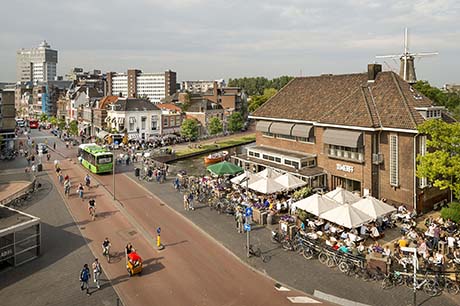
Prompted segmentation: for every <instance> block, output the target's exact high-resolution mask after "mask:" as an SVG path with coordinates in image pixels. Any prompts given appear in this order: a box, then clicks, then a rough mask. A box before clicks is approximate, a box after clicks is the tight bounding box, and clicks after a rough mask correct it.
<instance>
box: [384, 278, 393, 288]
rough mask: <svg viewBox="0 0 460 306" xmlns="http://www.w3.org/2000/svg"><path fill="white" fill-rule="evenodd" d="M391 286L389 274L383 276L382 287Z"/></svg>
mask: <svg viewBox="0 0 460 306" xmlns="http://www.w3.org/2000/svg"><path fill="white" fill-rule="evenodd" d="M392 287H393V281H392V280H391V277H390V276H385V278H384V279H383V281H382V289H390V288H392Z"/></svg>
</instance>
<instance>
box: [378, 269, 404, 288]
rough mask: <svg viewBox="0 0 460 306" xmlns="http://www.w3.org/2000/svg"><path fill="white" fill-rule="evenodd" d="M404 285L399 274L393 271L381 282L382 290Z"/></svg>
mask: <svg viewBox="0 0 460 306" xmlns="http://www.w3.org/2000/svg"><path fill="white" fill-rule="evenodd" d="M403 283H404V278H403V276H402V275H401V273H400V272H398V271H394V272H393V273H389V274H387V275H386V276H385V278H384V279H383V281H382V289H390V288H393V287H395V286H399V285H402V284H403Z"/></svg>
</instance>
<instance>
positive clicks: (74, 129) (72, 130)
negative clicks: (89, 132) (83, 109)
mask: <svg viewBox="0 0 460 306" xmlns="http://www.w3.org/2000/svg"><path fill="white" fill-rule="evenodd" d="M67 132H68V133H69V135H72V136H77V135H78V121H77V120H72V121H70V123H69V127H68V129H67Z"/></svg>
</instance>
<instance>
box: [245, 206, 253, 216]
mask: <svg viewBox="0 0 460 306" xmlns="http://www.w3.org/2000/svg"><path fill="white" fill-rule="evenodd" d="M244 215H245V216H246V217H251V216H252V207H247V208H246V210H245V211H244Z"/></svg>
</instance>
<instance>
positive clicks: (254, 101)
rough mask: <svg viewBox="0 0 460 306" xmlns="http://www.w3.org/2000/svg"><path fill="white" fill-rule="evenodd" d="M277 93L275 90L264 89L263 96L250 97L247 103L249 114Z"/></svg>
mask: <svg viewBox="0 0 460 306" xmlns="http://www.w3.org/2000/svg"><path fill="white" fill-rule="evenodd" d="M277 92H278V91H277V90H276V89H275V88H266V89H264V94H263V95H261V96H252V97H251V101H250V102H249V112H253V111H255V110H256V109H258V108H259V107H260V106H261V105H262V104H264V103H265V102H267V101H268V99H270V98H271V97H273V96H274V95H275V94H276V93H277Z"/></svg>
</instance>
